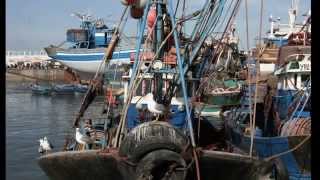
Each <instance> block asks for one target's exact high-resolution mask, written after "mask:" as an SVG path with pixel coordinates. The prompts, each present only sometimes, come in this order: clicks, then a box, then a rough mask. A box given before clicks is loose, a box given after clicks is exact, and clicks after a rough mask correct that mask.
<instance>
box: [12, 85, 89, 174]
mask: <svg viewBox="0 0 320 180" xmlns="http://www.w3.org/2000/svg"><path fill="white" fill-rule="evenodd" d="M81 99H82V95H55V96H41V95H33V94H32V93H31V91H30V90H27V89H26V88H24V87H23V86H19V87H17V86H10V85H8V84H7V90H6V179H7V180H17V179H23V180H46V179H48V178H47V177H46V175H45V174H44V172H43V171H42V170H41V169H40V167H39V166H38V164H37V158H38V157H39V153H38V147H39V142H38V140H39V138H41V137H44V136H47V137H48V139H49V141H50V142H51V143H52V144H53V146H54V150H56V151H58V150H61V148H62V146H63V144H64V138H65V136H66V135H67V134H69V133H71V126H72V122H73V119H74V118H73V117H74V115H75V113H76V112H77V111H78V109H79V106H80V102H81ZM89 114H90V113H89Z"/></svg>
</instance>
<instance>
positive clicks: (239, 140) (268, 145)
mask: <svg viewBox="0 0 320 180" xmlns="http://www.w3.org/2000/svg"><path fill="white" fill-rule="evenodd" d="M230 135H231V140H232V142H233V144H234V145H236V146H237V147H239V148H240V149H242V150H244V151H247V152H248V151H249V148H250V142H251V140H250V137H249V136H245V135H240V134H239V133H238V132H235V131H231V134H230ZM305 138H306V136H286V137H282V136H278V137H255V138H254V141H253V143H254V145H253V151H254V153H255V154H257V155H258V156H259V157H261V158H267V157H270V156H273V155H276V154H279V153H282V152H286V151H288V150H290V149H291V148H293V147H295V146H297V145H298V144H299V143H301V141H303V140H304V139H305ZM279 159H280V160H281V161H282V162H283V163H284V165H285V166H286V168H287V170H288V173H289V179H290V180H294V179H306V180H307V179H308V180H310V179H311V174H310V172H311V154H310V140H308V141H307V142H306V143H305V144H304V145H302V146H301V147H300V148H299V149H297V150H296V151H294V152H290V153H287V154H284V155H282V156H280V157H279ZM301 172H305V173H301Z"/></svg>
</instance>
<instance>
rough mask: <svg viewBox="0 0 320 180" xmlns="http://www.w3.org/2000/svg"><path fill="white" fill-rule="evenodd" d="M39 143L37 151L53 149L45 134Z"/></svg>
mask: <svg viewBox="0 0 320 180" xmlns="http://www.w3.org/2000/svg"><path fill="white" fill-rule="evenodd" d="M39 143H40V145H39V149H38V151H39V153H47V152H49V151H51V150H52V149H53V146H52V144H51V143H50V142H49V141H48V138H47V137H46V136H45V137H44V138H40V139H39Z"/></svg>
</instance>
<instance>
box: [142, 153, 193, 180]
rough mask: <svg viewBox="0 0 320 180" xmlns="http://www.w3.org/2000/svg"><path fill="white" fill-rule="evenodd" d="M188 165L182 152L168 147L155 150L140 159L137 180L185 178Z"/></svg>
mask: <svg viewBox="0 0 320 180" xmlns="http://www.w3.org/2000/svg"><path fill="white" fill-rule="evenodd" d="M186 166H187V165H186V162H185V161H184V159H183V158H182V156H181V155H180V154H178V153H176V152H173V151H170V150H166V149H161V150H155V151H152V152H149V153H148V154H147V155H145V156H144V157H143V158H142V159H141V160H140V161H139V163H138V165H137V168H136V180H149V179H152V180H162V179H166V180H185V179H186V176H187V171H186Z"/></svg>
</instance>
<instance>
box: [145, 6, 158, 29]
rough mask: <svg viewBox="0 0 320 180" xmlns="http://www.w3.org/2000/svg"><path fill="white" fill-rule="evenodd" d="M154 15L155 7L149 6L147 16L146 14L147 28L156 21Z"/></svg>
mask: <svg viewBox="0 0 320 180" xmlns="http://www.w3.org/2000/svg"><path fill="white" fill-rule="evenodd" d="M156 17H157V11H156V7H154V6H153V7H151V8H150V10H149V12H148V16H147V24H148V27H149V28H152V26H153V24H154V23H155V22H156Z"/></svg>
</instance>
